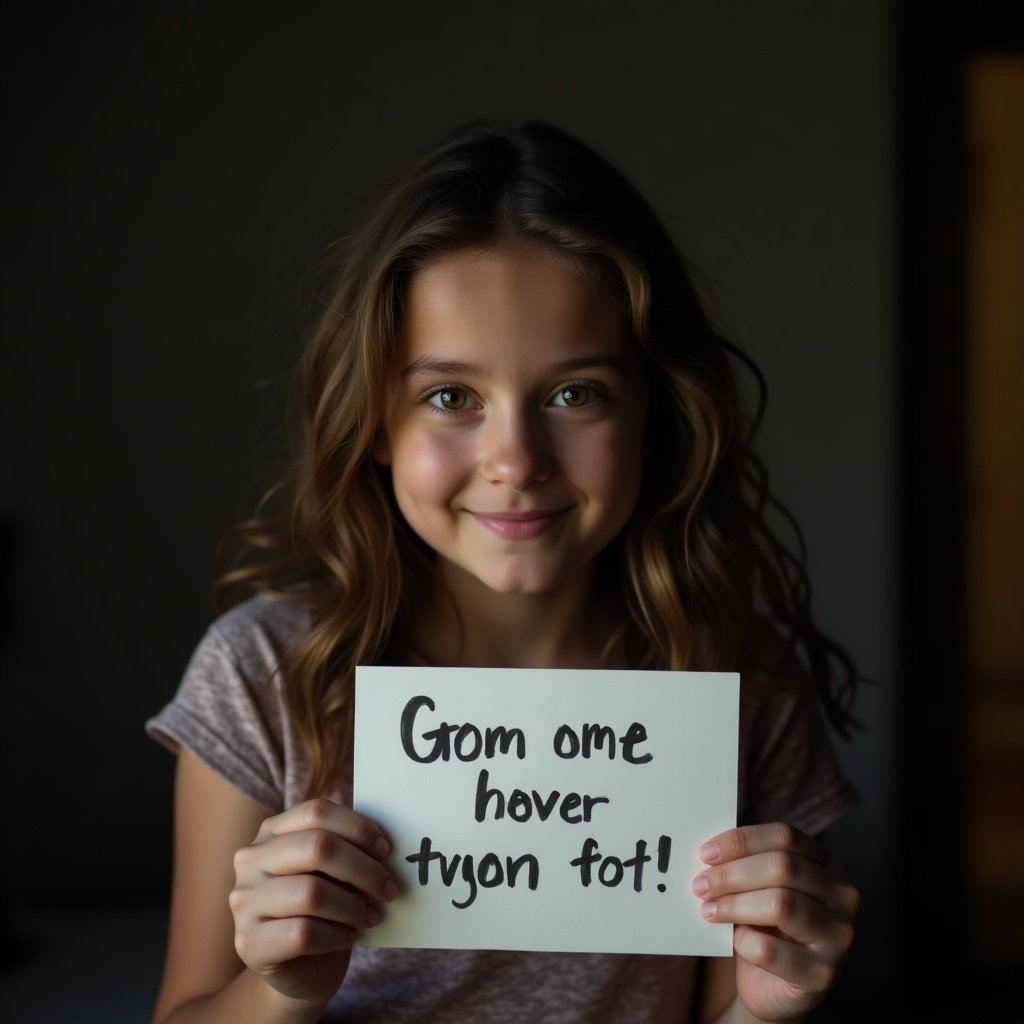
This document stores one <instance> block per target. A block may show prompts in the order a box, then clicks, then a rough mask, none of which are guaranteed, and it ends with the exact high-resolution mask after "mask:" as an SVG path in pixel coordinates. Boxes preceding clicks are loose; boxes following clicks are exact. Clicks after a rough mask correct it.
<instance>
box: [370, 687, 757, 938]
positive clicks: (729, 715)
mask: <svg viewBox="0 0 1024 1024" xmlns="http://www.w3.org/2000/svg"><path fill="white" fill-rule="evenodd" d="M738 720H739V676H738V675H735V674H733V673H708V672H624V671H623V672H619V671H576V670H542V669H477V668H466V669H451V668H387V667H375V668H366V667H361V668H359V669H358V670H357V673H356V719H355V806H356V808H357V809H358V810H359V811H361V812H362V813H364V814H366V815H368V816H369V817H371V818H373V819H374V820H375V821H377V822H378V823H379V824H380V826H381V827H382V828H383V829H384V830H385V831H386V832H387V833H388V835H389V836H390V838H391V841H392V852H391V854H390V856H389V858H388V865H389V868H390V870H391V871H392V872H393V874H394V875H395V877H396V879H397V880H398V883H399V885H400V887H401V890H402V894H401V896H400V897H399V898H398V899H396V900H395V902H394V903H392V904H390V905H388V906H385V907H384V908H383V910H384V915H385V916H384V920H383V922H382V923H381V924H379V925H377V926H376V927H375V928H370V929H368V930H367V931H366V932H365V933H364V938H363V940H362V944H363V945H369V946H411V947H434V948H448V949H468V948H474V949H522V950H550V951H562V952H622V953H625V952H629V953H675V954H687V955H698V956H728V955H731V953H732V928H731V926H729V925H722V924H719V925H715V924H711V923H709V922H706V921H704V920H703V919H702V918H701V916H700V910H699V908H700V902H699V900H698V899H697V898H696V897H695V896H694V895H693V893H692V892H691V889H690V883H691V882H692V880H693V877H694V876H695V875H696V874H697V873H698V872H699V871H700V870H701V869H702V867H703V866H704V865H703V864H702V863H701V861H700V858H699V857H698V855H697V851H698V849H699V847H700V845H701V843H702V842H704V841H705V840H707V839H709V838H710V837H711V836H713V835H715V834H716V833H718V832H721V831H722V830H724V829H727V828H731V827H733V826H734V825H735V821H736V771H737V744H738Z"/></svg>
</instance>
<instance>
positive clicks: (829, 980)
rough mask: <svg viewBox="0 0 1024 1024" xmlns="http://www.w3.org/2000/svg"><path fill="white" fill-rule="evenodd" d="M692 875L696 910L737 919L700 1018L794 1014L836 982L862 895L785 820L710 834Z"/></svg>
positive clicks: (712, 971) (794, 1017)
mask: <svg viewBox="0 0 1024 1024" xmlns="http://www.w3.org/2000/svg"><path fill="white" fill-rule="evenodd" d="M701 859H702V860H703V861H704V862H705V863H706V864H709V865H711V866H710V867H709V868H708V869H707V870H705V871H702V872H701V873H700V874H699V875H698V876H697V878H696V879H695V880H694V892H695V893H696V894H697V895H698V896H700V897H701V899H702V900H703V902H702V904H701V914H702V915H703V916H704V917H705V919H707V920H709V921H714V922H716V923H729V922H731V923H734V924H735V925H736V929H735V934H734V938H733V949H734V951H735V956H734V957H733V959H732V960H722V961H717V962H715V963H713V964H711V965H709V972H708V984H707V989H706V992H705V999H704V1005H703V1007H702V1008H701V1019H702V1021H705V1022H710V1021H715V1022H716V1024H741V1022H742V1024H748V1022H759V1021H766V1022H767V1021H772V1022H774V1021H783V1020H785V1021H799V1020H803V1019H804V1017H805V1016H806V1014H808V1013H809V1012H810V1011H811V1010H813V1009H814V1008H815V1007H816V1006H817V1005H818V1004H819V1003H820V1002H821V1000H822V999H823V998H824V997H825V995H826V994H827V992H828V990H829V989H830V988H831V987H832V986H833V985H834V984H835V980H836V978H837V977H838V974H839V970H840V967H841V966H842V963H843V961H844V960H845V958H846V956H847V954H848V953H849V950H850V946H851V945H852V943H853V935H854V921H855V919H856V915H857V908H858V904H859V902H860V896H859V893H858V892H857V890H856V889H855V888H854V887H853V886H852V885H850V883H849V882H848V881H847V879H846V872H845V869H844V868H843V866H842V864H840V862H839V861H838V860H837V859H836V858H835V857H833V856H832V855H831V854H830V853H829V852H828V851H827V850H826V849H825V847H824V846H823V845H822V844H821V843H820V842H818V840H816V839H812V838H811V837H810V836H808V835H805V834H804V833H803V832H800V831H799V830H798V829H795V828H793V827H792V826H790V825H786V824H782V823H775V824H772V825H753V826H746V827H743V828H737V829H730V830H729V831H728V832H723V833H722V834H721V835H718V836H715V837H714V838H713V839H711V840H709V842H708V843H707V844H705V846H704V847H703V848H702V850H701Z"/></svg>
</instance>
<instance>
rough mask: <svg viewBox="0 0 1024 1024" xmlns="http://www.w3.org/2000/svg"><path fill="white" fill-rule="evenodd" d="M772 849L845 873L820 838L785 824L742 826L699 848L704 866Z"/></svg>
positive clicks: (713, 838)
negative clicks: (785, 851)
mask: <svg viewBox="0 0 1024 1024" xmlns="http://www.w3.org/2000/svg"><path fill="white" fill-rule="evenodd" d="M770 850H788V851H790V852H791V853H795V854H799V855H800V856H802V857H806V858H807V859H808V860H813V861H814V862H815V863H817V864H820V865H822V867H825V868H828V869H829V870H835V869H836V868H838V869H839V870H840V871H842V870H843V869H842V864H841V862H840V861H839V859H838V858H837V857H835V856H833V855H832V854H831V853H830V852H829V851H828V850H827V849H826V848H825V847H824V846H823V845H822V844H821V843H819V842H818V840H817V839H813V838H811V836H809V835H807V833H806V832H801V831H800V829H798V828H794V827H793V826H792V825H789V824H787V823H786V822H783V821H776V822H772V823H771V824H770V825H743V826H741V827H740V828H731V829H729V830H727V831H726V832H720V833H719V834H718V835H717V836H713V837H712V838H711V839H709V840H708V841H707V842H706V843H705V844H704V845H703V846H702V847H701V848H700V859H701V860H702V861H704V863H705V864H724V863H727V862H729V861H734V860H739V859H740V858H742V857H752V856H754V855H755V854H758V853H767V852H769V851H770Z"/></svg>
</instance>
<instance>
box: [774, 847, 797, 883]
mask: <svg viewBox="0 0 1024 1024" xmlns="http://www.w3.org/2000/svg"><path fill="white" fill-rule="evenodd" d="M769 865H770V866H769V871H770V872H771V877H772V879H773V880H774V881H775V882H777V883H778V884H779V885H785V884H786V883H787V882H792V881H794V880H795V879H796V877H797V875H798V874H799V873H800V864H799V861H798V860H797V858H796V857H794V856H793V854H791V853H787V852H786V851H785V850H777V851H776V852H774V853H772V854H771V860H770V862H769Z"/></svg>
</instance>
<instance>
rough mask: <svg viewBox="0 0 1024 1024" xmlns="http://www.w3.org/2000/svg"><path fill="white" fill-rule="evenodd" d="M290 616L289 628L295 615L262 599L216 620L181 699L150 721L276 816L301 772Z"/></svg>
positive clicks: (170, 744)
mask: <svg viewBox="0 0 1024 1024" xmlns="http://www.w3.org/2000/svg"><path fill="white" fill-rule="evenodd" d="M282 616H283V617H284V618H285V620H286V621H285V625H286V626H287V625H288V622H287V619H288V618H289V616H290V617H292V618H293V617H294V613H293V612H292V611H291V610H290V609H289V608H288V607H285V608H284V609H283V611H282V608H281V606H280V604H278V603H276V602H274V603H271V601H270V599H268V598H256V599H253V600H252V601H249V602H246V603H245V604H243V605H240V606H239V607H238V608H236V609H234V610H232V611H231V612H229V613H228V614H227V615H226V616H223V617H222V618H221V619H219V620H218V621H217V622H215V623H214V624H213V625H212V626H211V627H210V629H209V631H208V632H207V634H206V636H205V637H203V639H202V641H201V642H200V644H199V646H198V647H197V648H196V651H195V653H194V654H193V655H192V658H191V660H190V662H189V664H188V667H187V669H186V670H185V674H184V676H183V678H182V680H181V684H180V686H179V687H178V691H177V693H176V694H175V696H174V699H173V700H172V701H171V702H170V703H169V704H168V705H167V706H166V707H164V708H163V710H162V711H160V712H159V713H158V714H157V715H155V716H154V717H153V718H151V719H150V720H149V721H148V722H146V731H147V733H149V735H150V736H151V737H153V738H154V739H156V740H158V741H159V742H160V743H162V744H163V745H164V746H166V747H167V748H168V749H170V750H172V751H174V752H177V750H178V749H179V748H180V747H182V746H184V747H186V748H187V749H188V750H190V751H191V752H192V753H193V754H195V755H196V756H197V757H198V758H199V759H200V760H202V761H203V762H204V763H205V764H207V765H209V766H210V767H211V768H212V769H213V770H214V771H216V772H217V773H218V774H219V775H221V776H223V777H224V778H225V779H227V780H228V781H229V782H230V783H232V784H233V785H234V786H236V787H237V788H238V789H240V790H241V791H242V792H243V793H245V794H246V796H249V797H251V798H252V799H253V800H255V801H256V802H257V803H258V804H260V805H261V806H263V807H265V808H266V809H267V810H268V811H270V812H271V813H275V814H276V813H278V812H280V811H282V810H284V808H285V806H287V801H288V799H289V796H290V794H289V790H290V789H293V788H294V786H293V785H292V783H293V781H294V779H293V776H294V771H295V768H296V764H295V762H296V758H294V757H293V756H292V754H293V748H294V746H295V744H294V741H293V739H292V737H291V736H290V735H289V734H288V730H287V726H286V722H287V720H288V719H287V712H286V709H285V702H284V695H283V691H282V687H281V680H280V672H279V663H280V661H281V657H282V654H283V652H284V649H285V646H286V644H285V640H284V639H283V637H282V630H281V628H280V627H281V625H282V622H281V620H282ZM284 632H288V630H287V629H285V631H284ZM300 767H301V766H300Z"/></svg>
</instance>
